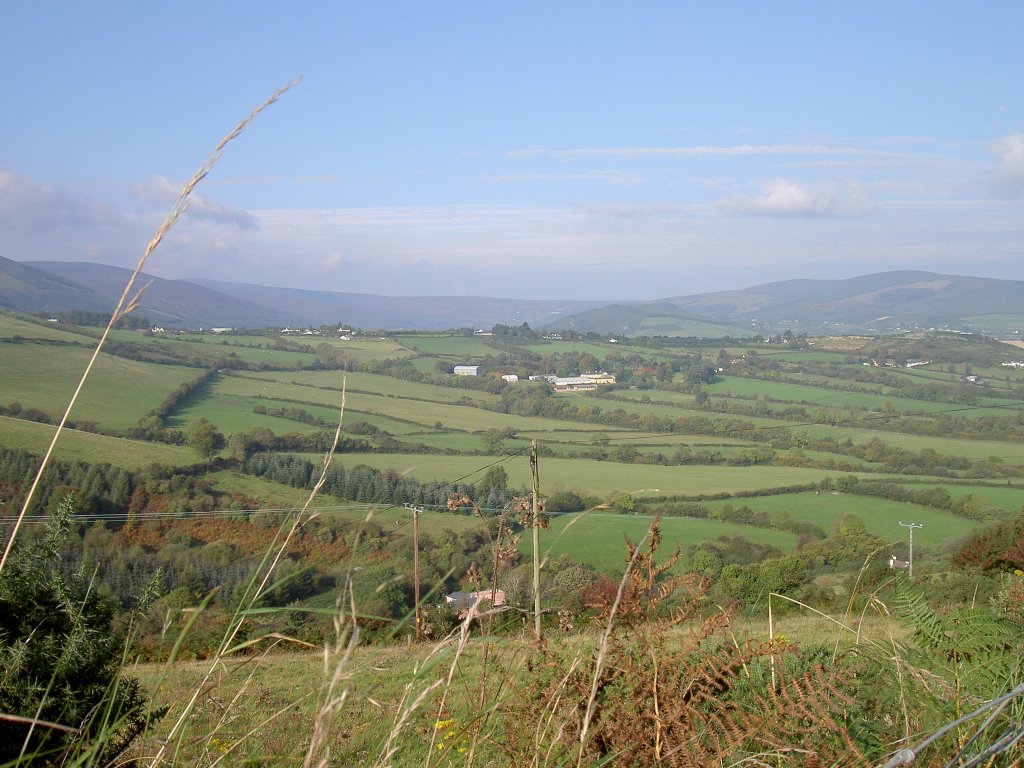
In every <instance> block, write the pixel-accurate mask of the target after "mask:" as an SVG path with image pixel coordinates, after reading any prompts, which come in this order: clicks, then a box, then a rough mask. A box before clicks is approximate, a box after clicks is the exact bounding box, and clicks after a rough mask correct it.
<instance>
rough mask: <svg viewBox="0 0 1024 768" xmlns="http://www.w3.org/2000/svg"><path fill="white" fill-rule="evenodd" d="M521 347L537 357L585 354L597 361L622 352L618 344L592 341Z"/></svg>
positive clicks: (648, 351)
mask: <svg viewBox="0 0 1024 768" xmlns="http://www.w3.org/2000/svg"><path fill="white" fill-rule="evenodd" d="M523 346H524V347H525V348H526V349H529V350H530V351H531V352H536V353H537V354H538V355H544V356H545V357H547V356H548V355H551V354H553V353H555V352H559V353H562V352H577V353H579V354H581V355H582V354H583V353H584V352H587V353H589V354H591V355H593V356H594V357H596V358H598V359H603V358H605V357H607V356H608V354H609V353H610V352H622V351H624V350H623V348H622V345H620V344H608V343H604V344H601V343H598V342H593V341H549V342H547V343H546V344H524V345H523ZM627 349H630V351H633V350H632V348H629V347H627ZM650 351H651V350H649V349H645V350H643V352H647V353H650Z"/></svg>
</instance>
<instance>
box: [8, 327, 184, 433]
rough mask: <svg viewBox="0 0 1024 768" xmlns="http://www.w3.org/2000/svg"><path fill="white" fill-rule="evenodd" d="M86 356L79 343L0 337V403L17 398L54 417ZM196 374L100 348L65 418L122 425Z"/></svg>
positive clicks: (71, 390) (121, 428)
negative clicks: (3, 339) (1, 339)
mask: <svg viewBox="0 0 1024 768" xmlns="http://www.w3.org/2000/svg"><path fill="white" fill-rule="evenodd" d="M91 356H92V351H91V350H90V349H87V348H85V347H79V346H65V345H52V344H36V343H31V342H28V343H17V342H4V343H0V363H2V365H3V376H2V377H0V403H2V404H4V405H7V404H9V403H11V402H15V401H17V402H19V403H21V405H22V407H24V408H38V409H39V410H41V411H43V412H44V413H46V414H47V415H48V416H49V417H50V418H51V419H53V420H54V421H56V420H59V419H60V417H61V416H62V415H63V413H64V409H65V408H67V404H68V401H69V400H70V399H71V395H72V394H73V393H74V391H75V387H77V386H78V382H79V379H81V376H82V371H83V370H84V369H85V366H86V364H87V363H88V361H89V358H90V357H91ZM199 374H200V371H198V370H197V369H195V368H185V367H183V366H176V365H155V364H153V363H143V362H138V361H135V360H125V359H123V358H120V357H113V356H111V355H106V354H101V355H100V357H99V358H98V359H97V361H96V364H95V365H94V366H93V369H92V373H91V374H90V377H89V380H88V381H87V382H86V384H85V387H84V389H83V390H82V393H81V395H80V396H79V399H78V403H77V404H76V406H75V409H74V411H72V413H71V418H72V420H78V421H94V422H96V424H97V425H98V426H99V427H101V428H103V429H109V430H113V431H124V430H127V429H129V428H131V427H132V426H134V425H135V424H136V422H138V420H139V419H140V418H141V417H142V416H143V415H145V414H146V413H147V412H148V411H149V410H150V409H152V408H155V407H156V406H158V405H159V404H160V403H161V402H163V400H164V398H166V397H167V395H169V394H170V393H171V392H172V391H173V390H174V389H175V388H176V387H178V386H179V385H180V384H182V383H184V382H186V381H190V380H192V379H194V378H195V377H196V376H198V375H199Z"/></svg>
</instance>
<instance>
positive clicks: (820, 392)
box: [708, 376, 949, 413]
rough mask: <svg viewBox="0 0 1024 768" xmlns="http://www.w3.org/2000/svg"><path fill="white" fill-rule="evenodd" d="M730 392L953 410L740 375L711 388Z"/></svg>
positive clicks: (816, 402)
mask: <svg viewBox="0 0 1024 768" xmlns="http://www.w3.org/2000/svg"><path fill="white" fill-rule="evenodd" d="M729 392H731V393H732V394H733V395H735V396H738V397H765V398H770V399H771V400H777V401H780V402H784V403H794V404H798V405H812V406H823V407H829V408H865V409H868V410H874V411H881V410H882V409H883V408H884V407H885V406H886V405H891V406H892V407H893V408H895V409H896V410H897V411H899V412H900V413H906V412H912V411H925V412H928V411H933V410H938V409H941V408H944V407H945V408H948V407H949V404H948V403H932V402H929V401H927V400H912V399H910V398H901V397H887V396H885V395H875V394H870V393H866V392H845V391H842V390H837V389H823V388H821V387H814V386H809V385H805V384H785V383H781V382H774V381H761V380H759V379H747V378H743V377H738V376H728V377H726V378H725V379H724V380H722V381H716V382H715V383H714V384H712V385H711V386H709V387H708V393H709V394H712V395H716V396H719V397H721V396H728V395H727V393H729Z"/></svg>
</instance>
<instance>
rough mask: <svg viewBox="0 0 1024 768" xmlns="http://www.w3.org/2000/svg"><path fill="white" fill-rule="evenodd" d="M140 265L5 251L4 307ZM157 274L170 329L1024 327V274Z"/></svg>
mask: <svg viewBox="0 0 1024 768" xmlns="http://www.w3.org/2000/svg"><path fill="white" fill-rule="evenodd" d="M129 275H130V271H129V270H127V269H124V268H121V267H111V266H107V265H103V264H93V263H88V262H67V261H37V262H16V261H12V260H10V259H5V258H2V257H0V307H3V308H7V309H14V310H18V311H42V312H56V311H59V310H66V309H85V310H92V311H109V310H110V309H112V308H113V306H114V302H115V301H116V300H117V298H118V297H120V295H121V291H122V290H123V288H124V285H125V283H126V282H127V279H128V276H129ZM147 282H148V283H151V284H150V285H149V287H148V288H147V289H146V291H145V293H144V294H143V297H142V302H141V306H140V309H139V313H140V314H144V315H146V316H147V317H149V318H150V320H152V321H153V323H155V324H158V325H163V326H166V327H170V328H211V327H232V328H262V327H284V326H291V327H305V326H309V325H312V326H319V325H324V324H333V323H341V324H346V325H351V326H356V327H359V328H386V329H422V330H440V329H445V328H465V327H473V328H490V327H491V326H493V325H495V324H496V323H503V324H505V325H520V324H522V323H524V322H527V323H529V324H530V325H531V326H532V327H535V328H542V327H547V328H561V329H566V328H567V329H574V330H578V331H581V332H596V333H600V334H602V335H613V336H614V335H621V336H635V335H676V336H705V337H721V336H727V335H728V336H748V335H751V334H754V333H775V332H779V331H781V330H784V329H790V330H793V331H795V332H801V331H803V332H807V333H809V334H822V333H831V334H849V333H878V334H882V333H892V332H898V331H904V330H912V329H916V328H946V329H952V330H964V331H975V332H981V333H987V334H990V335H996V336H1015V335H1018V334H1019V333H1021V332H1024V281H1018V280H995V279H989V278H977V277H962V276H956V275H941V274H935V273H931V272H914V271H902V272H882V273H877V274H871V275H864V276H862V277H854V278H849V279H844V280H786V281H782V282H777V283H769V284H766V285H759V286H754V287H751V288H744V289H742V290H734V291H720V292H717V293H705V294H697V295H692V296H677V297H672V298H665V299H661V300H658V301H645V302H618V303H613V302H597V301H571V300H567V301H540V300H529V299H501V298H488V297H480V296H468V297H467V296H404V297H397V296H377V295H373V294H361V293H340V292H334V291H311V290H302V289H296V288H274V287H268V286H259V285H249V284H246V283H234V282H222V281H217V280H204V279H196V280H165V279H162V278H158V277H152V276H148V275H147V276H144V277H143V278H142V282H141V284H145V283H147Z"/></svg>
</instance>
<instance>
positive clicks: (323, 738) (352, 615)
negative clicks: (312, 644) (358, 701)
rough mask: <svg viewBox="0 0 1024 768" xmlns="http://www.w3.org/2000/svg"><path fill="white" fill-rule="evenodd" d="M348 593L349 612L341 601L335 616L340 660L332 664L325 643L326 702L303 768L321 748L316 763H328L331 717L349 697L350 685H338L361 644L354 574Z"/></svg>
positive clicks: (317, 720)
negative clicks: (327, 744) (328, 736)
mask: <svg viewBox="0 0 1024 768" xmlns="http://www.w3.org/2000/svg"><path fill="white" fill-rule="evenodd" d="M348 595H349V606H350V612H349V613H348V615H347V616H346V612H345V610H344V608H343V607H342V606H343V605H344V603H342V604H341V605H339V611H338V614H337V615H336V616H335V617H334V637H335V643H334V655H335V656H336V657H337V660H336V661H335V662H334V663H333V664H332V663H331V660H330V658H331V653H330V651H329V649H328V646H327V644H326V643H325V644H324V674H325V675H326V674H329V675H330V679H329V681H328V683H327V686H326V688H325V690H324V700H323V703H322V704H321V705H320V706H319V707H318V708H317V713H316V719H315V720H314V722H313V734H312V736H311V737H310V740H309V747H308V749H307V750H306V758H305V760H304V761H303V763H302V765H303V768H312V766H313V765H314V760H315V759H316V755H317V754H319V753H321V752H322V754H321V757H320V759H319V761H317V762H316V763H315V765H316V766H317V768H321V766H326V765H328V764H329V761H330V748H329V747H325V744H326V743H327V735H328V730H329V728H330V723H331V718H332V717H333V715H334V713H335V712H337V710H338V709H340V708H341V706H342V705H343V704H344V703H345V701H346V700H347V699H348V693H349V691H348V688H347V687H346V688H343V689H341V691H340V692H339V688H340V687H341V684H342V681H347V679H348V669H349V664H350V663H351V660H352V654H353V653H354V652H355V649H356V647H357V646H358V645H359V624H358V623H357V622H356V606H355V596H354V594H353V592H352V581H351V578H350V580H349V582H348Z"/></svg>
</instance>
